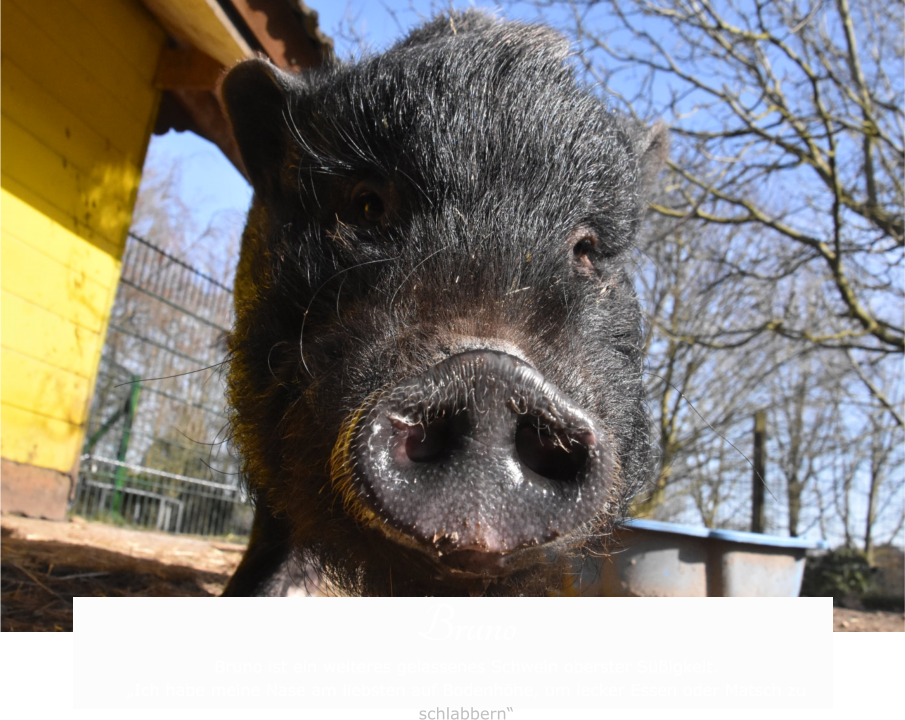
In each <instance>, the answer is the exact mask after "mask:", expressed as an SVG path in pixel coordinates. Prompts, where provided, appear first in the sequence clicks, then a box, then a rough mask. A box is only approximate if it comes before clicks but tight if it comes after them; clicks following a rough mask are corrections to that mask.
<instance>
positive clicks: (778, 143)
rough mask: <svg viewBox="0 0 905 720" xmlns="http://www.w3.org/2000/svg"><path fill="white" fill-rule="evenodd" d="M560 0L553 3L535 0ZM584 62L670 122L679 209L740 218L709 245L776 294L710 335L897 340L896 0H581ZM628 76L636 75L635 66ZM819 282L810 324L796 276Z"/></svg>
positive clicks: (727, 272) (901, 149) (899, 156)
mask: <svg viewBox="0 0 905 720" xmlns="http://www.w3.org/2000/svg"><path fill="white" fill-rule="evenodd" d="M539 4H540V5H555V4H556V3H544V2H541V3H539ZM569 6H570V7H571V9H572V13H573V14H572V19H573V24H572V28H571V30H572V31H573V32H574V34H575V36H576V38H577V39H578V41H579V44H580V47H581V48H582V49H583V50H584V54H583V55H582V58H583V61H584V63H585V67H586V69H587V71H588V72H589V73H590V74H591V75H592V76H594V77H595V78H597V79H599V80H600V81H601V82H603V83H605V84H606V85H607V87H608V88H610V90H614V89H615V90H618V89H620V88H621V89H623V90H624V89H625V88H631V89H632V92H630V93H629V92H623V94H622V95H623V98H624V100H625V101H626V104H627V107H630V108H631V109H632V110H633V111H634V112H636V113H637V114H639V115H640V116H642V117H646V118H651V117H657V116H662V117H664V118H666V120H667V121H668V122H669V123H670V124H671V126H672V129H673V134H674V136H675V137H676V143H677V153H676V154H675V156H674V158H673V160H672V161H671V162H670V165H669V170H670V173H671V176H670V179H669V183H670V188H671V190H672V192H670V193H668V195H667V197H668V199H669V202H667V203H659V204H655V205H654V209H655V210H656V211H657V212H659V213H662V214H663V215H667V216H670V217H675V218H680V219H693V220H697V221H700V222H701V223H705V224H708V225H711V226H722V227H726V228H733V229H734V230H735V233H734V235H733V237H734V242H733V243H732V244H731V245H730V246H724V247H723V248H722V249H721V251H720V252H719V253H718V254H714V255H712V256H711V257H710V258H708V259H709V260H710V261H711V262H714V263H716V264H718V265H719V266H720V267H721V268H722V270H723V274H724V277H725V278H727V279H728V278H732V277H741V278H744V279H745V281H746V283H747V284H748V285H749V286H754V285H757V284H761V285H765V286H767V287H768V288H769V295H770V296H771V297H772V298H773V302H772V303H771V305H770V306H769V307H763V308H762V311H763V313H762V316H761V317H759V318H757V319H756V320H755V319H753V318H745V319H744V320H739V321H736V322H733V323H732V324H731V325H729V326H726V327H721V328H718V330H717V332H714V333H713V334H711V335H710V336H707V337H700V338H698V339H699V341H706V342H709V343H710V344H712V345H713V346H714V347H727V346H736V345H738V344H740V343H743V342H746V341H749V340H750V339H751V338H752V337H756V336H758V335H760V334H762V333H764V332H773V333H777V334H779V335H782V336H783V337H786V338H789V339H796V340H803V341H806V342H808V343H815V344H818V345H822V346H825V347H829V348H849V349H852V350H854V351H856V353H857V356H858V359H859V362H864V357H865V353H867V354H869V355H872V354H877V353H901V352H902V350H903V347H905V343H903V323H902V313H901V308H902V302H903V286H902V276H901V269H902V260H903V258H902V253H903V242H905V241H903V183H902V169H903V164H905V141H903V124H905V110H903V80H902V72H901V68H902V57H903V53H902V37H903V33H902V12H901V3H889V2H885V1H884V0H864V2H861V3H858V4H857V6H856V7H855V8H854V11H853V10H852V8H850V7H849V3H848V0H835V1H830V0H826V1H824V0H807V1H806V2H796V1H794V0H786V1H784V2H762V1H760V0H751V1H750V2H747V1H738V0H723V1H722V2H714V1H712V0H622V1H620V2H615V1H614V0H587V1H581V0H575V1H573V2H571V3H569ZM629 76H630V78H629ZM804 275H809V276H811V277H813V278H815V279H818V280H819V282H820V283H821V297H820V300H821V304H822V306H823V312H821V313H819V314H817V315H815V316H812V317H810V318H809V322H807V323H805V322H803V319H802V317H801V314H800V312H799V311H800V302H801V297H800V296H799V295H798V294H797V293H796V289H797V288H798V287H799V280H800V278H801V277H802V276H804Z"/></svg>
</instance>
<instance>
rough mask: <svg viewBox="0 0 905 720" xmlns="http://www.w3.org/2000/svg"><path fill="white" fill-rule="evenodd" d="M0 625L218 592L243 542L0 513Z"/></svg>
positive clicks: (841, 616) (861, 624)
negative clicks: (87, 600)
mask: <svg viewBox="0 0 905 720" xmlns="http://www.w3.org/2000/svg"><path fill="white" fill-rule="evenodd" d="M0 526H2V541H0V564H2V576H0V589H2V597H0V629H2V630H3V631H11V630H12V631H43V630H48V631H54V630H56V631H64V632H67V631H71V630H72V598H73V597H84V596H96V597H107V596H125V597H187V596H200V597H204V596H211V595H219V594H220V593H221V592H222V590H223V588H224V586H225V585H226V581H227V580H228V579H229V577H230V575H231V574H232V572H233V570H235V568H236V566H237V565H238V564H239V560H240V559H241V557H242V552H243V551H244V550H245V546H244V545H241V544H236V543H227V542H218V541H212V540H200V539H196V538H185V537H176V536H173V535H165V534H163V533H156V532H144V531H138V530H125V529H123V528H118V527H113V526H111V525H103V524H101V523H93V522H86V521H84V520H80V519H78V518H76V519H74V520H72V521H70V522H51V521H48V520H33V519H30V518H21V517H14V516H11V515H4V516H2V518H0ZM833 630H834V631H835V632H903V631H905V616H903V614H902V613H892V612H865V611H862V610H847V609H844V608H834V609H833Z"/></svg>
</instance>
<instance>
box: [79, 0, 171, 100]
mask: <svg viewBox="0 0 905 720" xmlns="http://www.w3.org/2000/svg"><path fill="white" fill-rule="evenodd" d="M69 1H70V2H71V3H72V5H73V6H74V7H75V8H76V9H77V10H78V11H79V12H80V13H81V14H82V15H84V16H85V18H86V19H87V20H88V22H90V23H91V24H92V25H93V26H94V27H95V28H96V29H97V31H98V32H99V33H100V34H101V35H103V36H104V37H105V38H106V39H107V41H108V42H109V43H110V44H111V45H113V46H114V47H115V48H116V49H117V51H118V52H119V53H120V54H121V55H122V56H123V58H124V59H125V60H126V62H128V63H129V64H130V65H131V66H132V67H133V68H134V69H135V71H136V72H137V73H138V75H139V76H140V77H141V78H143V79H144V80H145V81H146V82H148V83H150V82H151V81H152V80H153V79H154V72H155V70H156V69H157V55H158V53H159V52H160V49H161V47H162V46H163V45H164V43H165V42H166V32H164V29H163V28H162V27H161V26H160V23H158V22H157V20H156V19H155V18H154V16H153V15H151V13H150V12H148V9H147V8H146V7H145V6H144V5H142V4H141V3H140V2H139V1H138V0H105V1H104V2H98V1H97V0H69Z"/></svg>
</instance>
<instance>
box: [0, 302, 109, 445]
mask: <svg viewBox="0 0 905 720" xmlns="http://www.w3.org/2000/svg"><path fill="white" fill-rule="evenodd" d="M0 298H2V305H0V321H2V325H3V335H2V340H0V344H2V347H5V348H7V349H8V350H15V351H16V352H18V353H21V354H22V355H27V356H28V357H31V358H34V359H35V360H41V361H42V362H45V363H47V364H48V365H53V366H54V367H56V368H59V369H60V370H67V371H69V372H71V373H74V374H76V375H81V376H82V377H84V378H87V379H91V378H92V377H93V375H94V372H95V368H96V356H97V353H98V352H99V346H100V345H101V344H102V343H103V337H101V334H100V333H96V332H92V331H90V330H87V329H85V328H83V327H79V326H78V325H74V324H73V323H71V322H69V321H68V320H64V319H63V318H61V317H60V316H59V315H56V314H54V313H52V312H50V311H48V310H44V309H43V308H39V307H38V306H37V305H32V304H31V303H29V302H27V301H25V300H23V299H22V298H20V297H17V296H16V295H13V294H11V293H8V292H6V291H5V290H3V291H0ZM24 381H25V380H24V379H23V382H24ZM5 432H6V429H5V428H4V433H5Z"/></svg>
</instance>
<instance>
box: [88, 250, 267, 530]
mask: <svg viewBox="0 0 905 720" xmlns="http://www.w3.org/2000/svg"><path fill="white" fill-rule="evenodd" d="M231 323H232V290H231V288H229V287H228V286H226V285H225V284H223V283H221V282H219V281H218V280H216V279H214V278H212V277H210V276H208V275H206V274H205V273H203V272H200V271H199V270H197V269H195V268H193V267H192V266H191V265H189V264H188V263H186V262H185V261H183V260H180V259H179V258H177V257H175V256H174V255H172V254H170V253H168V252H166V251H165V250H164V249H162V248H159V247H157V246H155V245H153V244H152V243H150V242H149V241H147V240H146V239H144V238H141V237H139V236H137V235H134V234H130V235H129V239H128V243H127V245H126V251H125V254H124V256H123V272H122V279H121V281H120V285H119V288H118V290H117V295H116V300H115V302H114V306H113V311H112V314H111V318H110V325H109V329H108V333H107V339H106V343H105V345H104V349H103V353H102V356H101V362H100V368H99V371H98V379H97V384H96V386H95V392H94V397H93V399H92V404H91V412H90V415H89V422H88V432H87V433H86V440H85V446H84V448H83V454H82V460H81V465H80V469H79V480H78V484H77V486H76V492H75V496H74V500H73V503H72V505H71V512H72V513H74V514H78V515H81V516H83V517H88V518H92V519H102V520H107V521H110V522H116V523H121V524H126V525H131V526H137V527H147V528H153V529H157V530H163V531H166V532H174V533H192V534H204V535H247V534H248V532H249V530H250V527H251V519H252V511H251V508H250V506H249V504H248V498H247V496H246V494H245V492H244V489H243V488H242V485H241V482H240V479H239V474H238V463H237V462H236V459H235V458H234V457H233V456H232V455H231V454H230V452H229V449H228V447H227V444H226V442H225V441H226V437H225V432H226V426H227V423H226V405H225V393H224V390H225V385H224V378H223V373H222V370H221V368H222V364H221V363H222V361H223V359H224V357H225V355H226V343H225V340H226V336H227V333H228V331H229V327H230V325H231Z"/></svg>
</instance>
